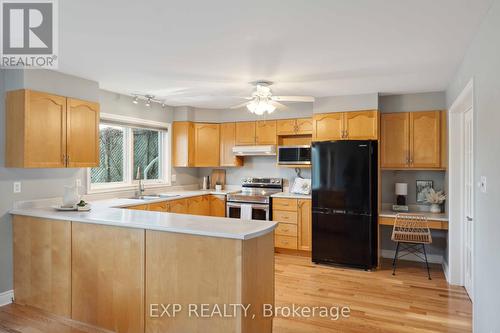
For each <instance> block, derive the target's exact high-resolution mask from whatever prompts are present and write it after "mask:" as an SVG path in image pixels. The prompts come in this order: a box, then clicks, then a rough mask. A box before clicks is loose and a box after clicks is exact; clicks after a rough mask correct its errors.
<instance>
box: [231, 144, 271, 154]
mask: <svg viewBox="0 0 500 333" xmlns="http://www.w3.org/2000/svg"><path fill="white" fill-rule="evenodd" d="M233 154H234V155H236V156H272V155H276V146H274V145H262V146H235V147H233Z"/></svg>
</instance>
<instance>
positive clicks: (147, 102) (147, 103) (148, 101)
mask: <svg viewBox="0 0 500 333" xmlns="http://www.w3.org/2000/svg"><path fill="white" fill-rule="evenodd" d="M133 96H134V98H133V99H132V103H134V104H139V100H141V101H144V106H145V107H147V108H149V107H151V105H152V103H158V104H161V107H162V108H165V107H166V106H167V105H166V104H165V101H162V100H159V99H156V98H155V96H154V95H149V94H147V95H141V94H133Z"/></svg>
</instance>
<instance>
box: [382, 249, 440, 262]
mask: <svg viewBox="0 0 500 333" xmlns="http://www.w3.org/2000/svg"><path fill="white" fill-rule="evenodd" d="M395 253H396V251H393V250H382V252H381V254H382V258H389V259H392V258H394V254H395ZM402 259H403V260H409V261H418V262H422V259H420V258H418V257H417V256H415V255H414V254H409V255H407V256H404V257H403V258H402ZM427 260H428V261H429V262H430V263H433V264H442V263H443V256H442V255H439V254H427Z"/></svg>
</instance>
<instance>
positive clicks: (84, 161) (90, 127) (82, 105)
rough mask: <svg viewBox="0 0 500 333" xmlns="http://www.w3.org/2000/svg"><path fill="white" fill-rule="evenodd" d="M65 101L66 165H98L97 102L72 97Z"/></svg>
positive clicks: (86, 166) (79, 166)
mask: <svg viewBox="0 0 500 333" xmlns="http://www.w3.org/2000/svg"><path fill="white" fill-rule="evenodd" d="M67 101H68V102H67V116H66V122H67V127H66V137H67V141H66V142H67V162H68V167H72V168H90V167H96V166H99V104H97V103H92V102H86V101H82V100H78V99H74V98H68V100H67Z"/></svg>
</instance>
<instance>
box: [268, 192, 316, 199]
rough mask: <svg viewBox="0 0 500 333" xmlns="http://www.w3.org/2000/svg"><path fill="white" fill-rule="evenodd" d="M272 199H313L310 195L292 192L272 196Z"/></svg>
mask: <svg viewBox="0 0 500 333" xmlns="http://www.w3.org/2000/svg"><path fill="white" fill-rule="evenodd" d="M271 198H288V199H311V195H310V194H297V193H290V192H280V193H275V194H273V195H271Z"/></svg>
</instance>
